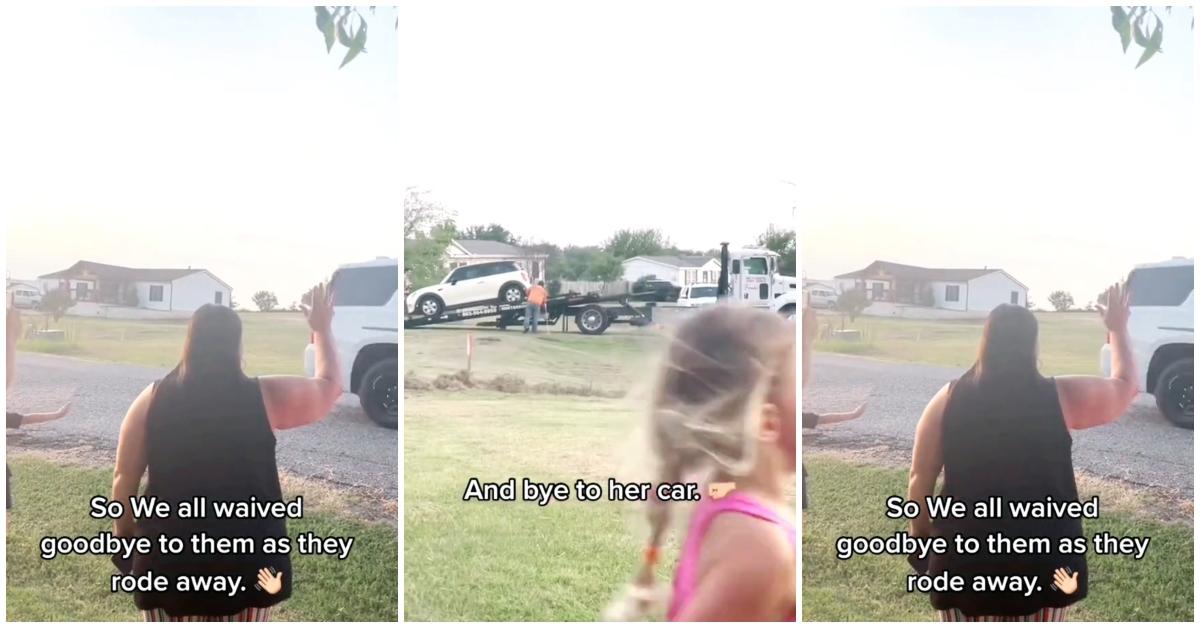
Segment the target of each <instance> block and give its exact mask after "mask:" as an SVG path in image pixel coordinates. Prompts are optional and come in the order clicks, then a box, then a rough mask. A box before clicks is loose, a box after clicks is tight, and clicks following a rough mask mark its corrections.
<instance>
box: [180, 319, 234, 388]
mask: <svg viewBox="0 0 1200 628" xmlns="http://www.w3.org/2000/svg"><path fill="white" fill-rule="evenodd" d="M242 376H243V374H242V319H240V318H238V315H237V312H234V311H233V310H231V309H229V308H227V307H225V306H223V305H217V304H215V303H207V304H205V305H202V306H200V309H198V310H196V312H195V314H192V321H191V322H190V323H189V324H188V333H187V340H185V341H184V343H183V357H181V358H180V360H179V378H180V380H181V381H184V382H188V381H191V382H196V381H203V380H208V381H212V380H224V381H228V380H229V379H233V378H239V377H242Z"/></svg>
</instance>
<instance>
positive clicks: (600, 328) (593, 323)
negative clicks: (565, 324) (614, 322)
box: [575, 305, 610, 336]
mask: <svg viewBox="0 0 1200 628" xmlns="http://www.w3.org/2000/svg"><path fill="white" fill-rule="evenodd" d="M609 323H610V321H609V320H608V312H605V311H604V308H602V307H599V306H595V305H590V306H588V307H586V308H584V309H583V310H581V311H580V312H579V313H578V314H576V315H575V326H576V327H578V328H579V332H580V333H582V334H586V335H588V336H598V335H600V334H603V333H604V330H606V329H608V325H609Z"/></svg>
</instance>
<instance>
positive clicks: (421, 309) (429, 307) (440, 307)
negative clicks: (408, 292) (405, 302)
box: [414, 294, 446, 316]
mask: <svg viewBox="0 0 1200 628" xmlns="http://www.w3.org/2000/svg"><path fill="white" fill-rule="evenodd" d="M445 310H446V304H445V303H443V302H442V300H441V298H439V297H438V296H437V295H433V294H427V295H425V296H423V297H421V298H420V299H417V307H416V311H415V312H414V314H420V315H422V316H441V315H442V312H444V311H445Z"/></svg>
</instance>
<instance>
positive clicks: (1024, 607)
mask: <svg viewBox="0 0 1200 628" xmlns="http://www.w3.org/2000/svg"><path fill="white" fill-rule="evenodd" d="M1106 297H1107V299H1106V303H1107V306H1106V307H1100V313H1101V316H1102V317H1103V319H1104V324H1105V326H1106V327H1107V328H1108V332H1109V341H1110V343H1111V344H1112V348H1113V373H1112V377H1096V376H1083V375H1070V376H1065V377H1044V376H1042V374H1041V373H1040V372H1039V371H1038V360H1037V346H1038V324H1037V319H1036V318H1035V317H1034V315H1033V313H1032V312H1030V311H1029V310H1027V309H1025V308H1022V307H1018V306H1015V305H1001V306H998V307H997V308H996V309H994V310H992V312H991V314H990V315H989V316H988V319H987V323H986V325H985V326H984V329H983V340H982V342H981V343H980V346H979V355H978V358H977V359H976V361H975V364H974V365H973V366H972V367H971V368H970V369H969V370H968V371H967V372H966V373H965V374H963V376H962V377H960V378H958V379H957V380H955V381H953V382H951V383H949V384H947V385H946V386H944V387H943V388H942V389H941V390H939V391H938V392H937V394H936V395H934V397H933V399H932V400H931V401H930V402H929V405H928V407H926V408H925V412H924V414H923V415H922V416H921V420H920V422H918V423H917V431H916V439H915V443H914V445H913V461H912V469H911V470H910V472H909V482H908V499H909V500H912V501H915V502H917V503H918V504H920V506H921V513H920V516H919V517H917V518H916V519H913V521H912V522H911V533H912V534H913V536H922V537H929V536H940V537H943V538H945V539H946V540H947V543H948V547H949V550H950V551H948V552H946V553H942V554H934V555H933V556H931V557H930V559H929V563H928V572H929V573H930V574H941V573H942V572H943V571H945V572H949V574H950V575H951V576H962V577H963V579H964V582H965V585H966V586H965V589H964V590H963V591H960V592H955V591H934V592H933V593H931V601H932V603H933V607H934V608H935V609H936V610H937V611H938V613H939V617H940V618H941V619H942V620H943V621H964V620H966V621H1052V620H1064V619H1066V614H1067V609H1068V608H1069V607H1070V606H1071V605H1072V604H1074V603H1076V602H1078V601H1079V600H1082V599H1083V598H1084V597H1085V596H1086V595H1087V590H1088V587H1087V585H1088V574H1087V559H1086V557H1085V556H1084V555H1083V554H1078V553H1073V552H1063V551H1062V548H1061V547H1060V545H1059V543H1058V542H1059V540H1060V539H1065V538H1080V537H1082V536H1083V527H1082V523H1081V520H1080V518H1079V517H1070V516H1064V517H1060V518H1039V519H1033V518H1015V517H1012V516H1011V511H1009V509H1008V504H1009V503H1013V502H1041V503H1046V502H1047V500H1048V499H1049V500H1052V501H1053V502H1055V503H1064V502H1078V501H1079V491H1078V489H1077V487H1076V485H1075V471H1074V467H1073V465H1072V463H1071V435H1070V430H1082V429H1087V428H1090V427H1096V426H1100V425H1105V424H1107V423H1111V422H1112V421H1115V420H1116V419H1117V418H1119V417H1120V416H1121V415H1122V414H1124V413H1125V411H1126V410H1127V409H1128V408H1129V405H1130V404H1131V403H1132V402H1133V399H1134V397H1135V396H1136V395H1137V388H1138V386H1137V375H1136V373H1135V368H1134V364H1133V356H1132V354H1131V352H1130V346H1129V334H1128V332H1127V330H1126V325H1127V323H1128V321H1129V299H1128V292H1127V284H1117V285H1113V286H1112V287H1110V288H1109V289H1108V290H1107V292H1106ZM943 472H944V474H945V477H944V481H943V486H942V492H941V495H943V496H946V497H951V498H953V499H954V500H955V501H957V502H963V503H965V504H966V506H967V516H966V517H963V518H942V519H937V520H931V519H930V515H929V511H928V509H927V508H926V498H927V497H930V496H931V495H933V492H934V486H935V485H936V483H937V478H938V475H939V474H941V473H943ZM991 497H999V498H1001V499H1002V500H1003V504H1004V506H1003V507H1004V512H1003V514H1002V515H1001V516H999V517H995V518H976V517H975V516H974V514H975V513H974V505H975V504H976V503H978V502H985V501H987V500H988V498H991ZM995 534H1000V535H1003V536H1004V537H1005V538H1007V539H1010V540H1011V539H1017V538H1020V539H1030V538H1045V539H1048V540H1049V541H1050V544H1051V551H1050V552H1049V553H1028V554H1018V553H989V552H988V537H989V536H990V535H995ZM956 535H962V536H963V537H969V538H974V539H977V540H978V541H979V542H980V543H981V545H980V551H979V552H977V553H974V554H967V553H957V552H956V551H955V543H954V538H955V536H956ZM976 576H1025V577H1037V584H1038V585H1039V586H1040V590H1034V591H1032V592H1031V593H1029V594H1026V593H1025V592H1023V591H1009V592H995V591H993V592H975V591H973V590H972V587H971V584H972V582H973V579H974V578H975V577H976Z"/></svg>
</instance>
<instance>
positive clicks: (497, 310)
mask: <svg viewBox="0 0 1200 628" xmlns="http://www.w3.org/2000/svg"><path fill="white" fill-rule="evenodd" d="M778 259H779V255H777V254H776V253H773V252H771V251H767V250H764V249H752V248H747V249H736V250H734V251H730V250H729V243H728V242H722V243H721V271H720V278H719V279H718V281H717V300H718V301H721V302H730V303H743V304H746V305H750V306H753V307H762V308H768V309H770V310H771V311H773V312H776V313H778V314H780V315H782V316H786V317H788V318H792V317H794V316H795V315H796V293H795V292H794V291H787V292H780V291H776V290H772V288H773V287H774V286H775V284H776V277H777V276H778ZM657 298H658V293H656V292H638V293H626V294H617V295H607V296H602V295H600V294H597V293H595V292H591V293H588V294H578V293H568V294H564V295H559V296H557V297H551V298H550V299H549V300H548V301H546V311H545V318H544V319H540V320H544V321H545V322H546V323H547V324H549V325H554V324H557V323H558V322H559V321H560V320H561V321H562V328H563V331H568V329H567V327H568V321H569V320H571V318H572V317H574V319H575V327H576V328H578V329H579V333H581V334H585V335H588V336H598V335H600V334H603V333H604V331H605V330H606V329H608V328H609V326H611V325H612V324H614V323H626V324H629V325H633V326H634V327H645V326H647V325H651V324H653V318H654V316H653V314H654V306H655V305H656V303H657ZM485 318H493V319H495V321H490V322H484V321H481V322H480V323H479V326H481V327H484V326H494V327H498V328H500V329H505V328H507V327H510V326H513V327H515V326H517V325H522V326H523V325H524V320H523V319H524V318H525V304H524V303H513V304H508V303H504V302H502V301H501V300H500V299H495V300H493V301H488V302H484V303H475V304H472V305H466V306H461V307H456V308H449V309H447V310H446V311H444V312H442V313H441V314H438V315H436V316H425V315H422V314H413V313H407V314H405V316H404V328H405V329H415V328H418V327H424V326H426V325H438V324H441V323H456V322H459V321H468V320H475V319H485Z"/></svg>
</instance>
